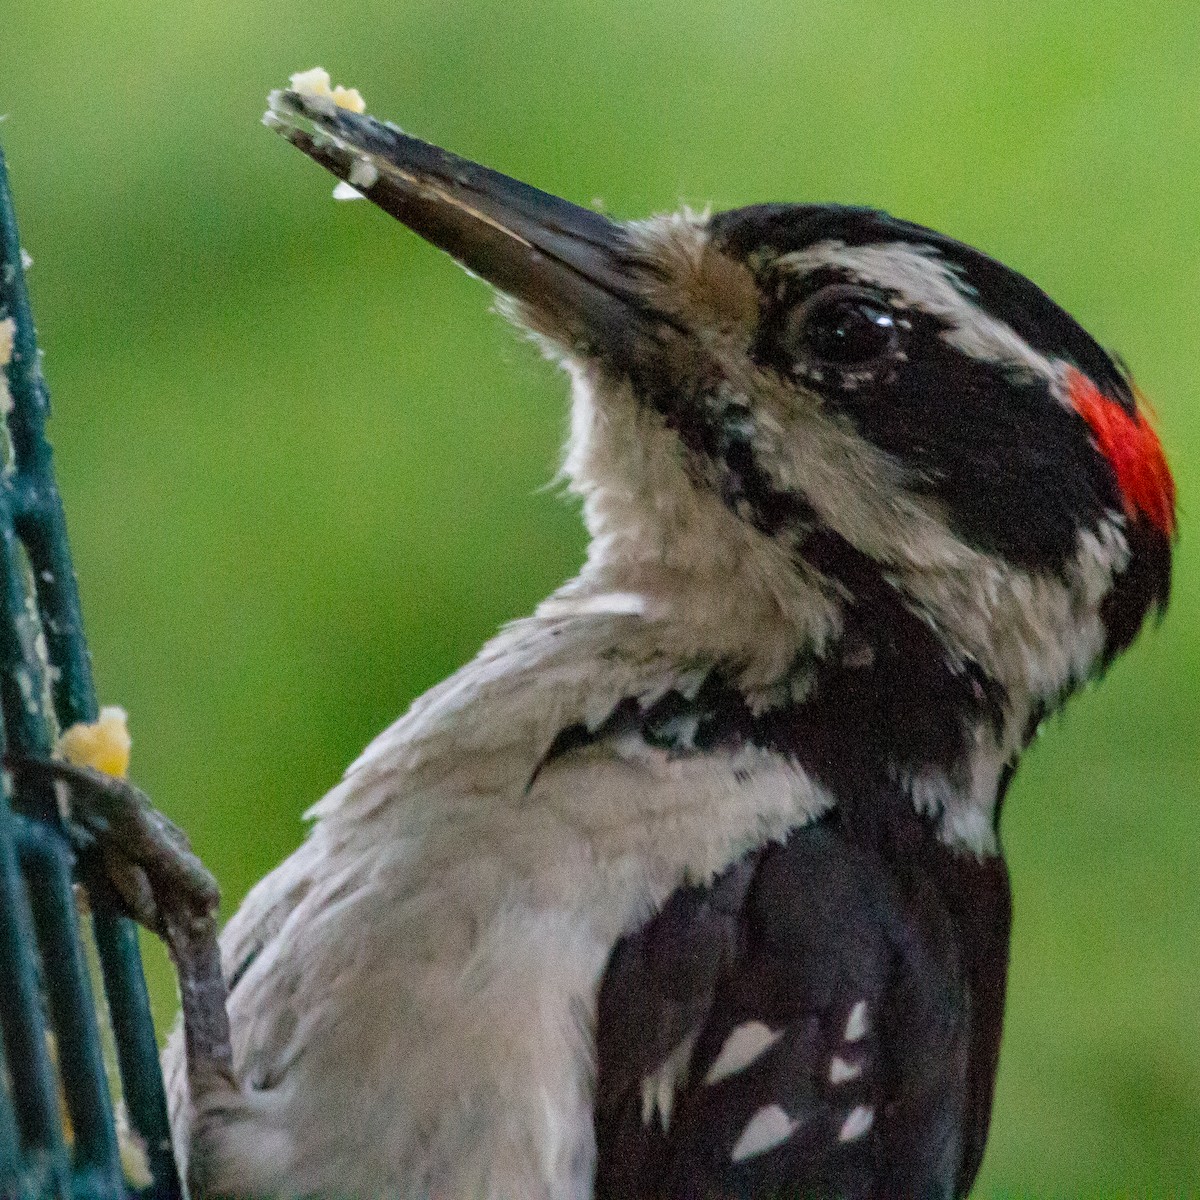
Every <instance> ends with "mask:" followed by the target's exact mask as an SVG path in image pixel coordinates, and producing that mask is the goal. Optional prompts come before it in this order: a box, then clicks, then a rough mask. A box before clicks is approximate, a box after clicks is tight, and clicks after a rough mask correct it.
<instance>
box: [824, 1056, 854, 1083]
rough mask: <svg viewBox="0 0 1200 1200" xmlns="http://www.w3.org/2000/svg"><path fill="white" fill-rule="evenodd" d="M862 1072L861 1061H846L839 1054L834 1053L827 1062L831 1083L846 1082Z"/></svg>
mask: <svg viewBox="0 0 1200 1200" xmlns="http://www.w3.org/2000/svg"><path fill="white" fill-rule="evenodd" d="M861 1074H862V1063H856V1062H847V1061H846V1060H845V1059H844V1058H842V1056H841V1055H840V1054H835V1055H834V1056H833V1059H832V1060H831V1061H830V1063H829V1082H830V1083H832V1084H839V1083H848V1082H849V1081H850V1080H851V1079H857V1078H858V1077H859V1076H860V1075H861Z"/></svg>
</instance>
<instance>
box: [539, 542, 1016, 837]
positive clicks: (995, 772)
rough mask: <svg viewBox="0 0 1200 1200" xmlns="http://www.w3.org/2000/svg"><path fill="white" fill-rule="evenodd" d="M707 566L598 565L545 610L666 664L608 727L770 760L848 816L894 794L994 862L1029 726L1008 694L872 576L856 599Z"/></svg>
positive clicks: (625, 655) (619, 648)
mask: <svg viewBox="0 0 1200 1200" xmlns="http://www.w3.org/2000/svg"><path fill="white" fill-rule="evenodd" d="M814 549H819V548H814ZM702 565H703V567H704V570H703V571H702V572H697V571H695V570H688V569H687V568H686V567H684V566H683V565H682V564H679V565H674V566H671V567H667V566H663V565H661V564H655V563H645V562H637V561H631V560H629V559H625V560H623V561H620V562H619V563H614V562H611V561H603V560H600V561H596V560H595V559H593V561H592V562H590V563H589V565H588V567H587V568H585V570H584V571H583V572H582V573H581V575H580V576H579V577H578V578H577V579H575V580H574V581H572V582H571V583H570V584H568V585H567V586H565V587H564V588H563V589H561V590H560V591H559V592H558V593H556V594H555V596H553V597H552V598H551V599H550V600H548V601H547V602H546V603H545V604H544V605H543V606H542V608H541V609H540V610H539V616H540V617H541V618H542V619H547V618H548V619H557V618H560V617H568V618H569V619H570V620H571V621H572V623H575V622H577V621H582V622H583V623H584V624H587V623H588V618H589V616H591V617H594V618H595V619H596V620H597V621H601V620H603V621H606V622H608V628H609V630H610V631H612V630H616V631H619V632H618V634H617V637H618V644H617V645H615V646H614V647H613V648H612V651H611V654H612V655H615V656H616V658H617V659H618V660H625V661H629V662H637V663H639V664H646V663H649V662H651V661H654V660H657V661H659V662H660V663H661V664H662V669H663V672H664V676H666V677H667V678H666V679H665V680H664V683H663V684H662V685H661V686H659V687H656V688H655V689H653V690H652V691H651V692H650V693H649V697H648V699H647V698H646V697H639V696H637V695H630V696H629V697H627V698H626V703H625V708H624V709H623V710H621V711H620V712H619V713H618V714H616V716H615V717H614V719H617V720H619V721H621V722H624V723H626V724H628V722H630V720H631V719H636V721H637V722H640V724H641V730H642V733H643V734H644V735H645V736H646V737H647V738H649V739H650V740H651V741H653V742H654V743H655V744H658V745H666V746H668V747H670V743H671V739H672V738H675V737H677V736H681V735H682V734H686V735H687V739H688V744H686V745H684V744H680V745H679V746H677V747H675V748H677V749H679V750H680V751H687V750H691V749H707V748H714V747H716V748H719V747H726V748H728V747H732V746H737V745H745V744H752V745H758V746H761V747H764V748H766V749H770V750H772V751H776V752H778V753H780V754H783V755H786V756H787V757H788V758H790V759H792V760H794V761H795V762H797V763H798V764H799V765H801V766H802V767H803V768H804V769H805V770H806V771H807V772H808V773H810V774H811V775H812V776H813V778H814V780H815V781H816V782H817V783H819V784H820V785H822V786H823V787H825V788H826V789H827V790H828V791H829V792H830V793H831V794H833V795H834V796H836V797H837V798H838V800H839V803H844V804H846V805H847V806H849V805H852V804H857V803H860V802H867V798H868V797H881V796H883V795H884V794H888V795H891V796H895V795H897V794H900V795H902V796H904V797H905V798H907V800H908V802H909V803H911V805H912V806H914V807H915V808H916V809H917V811H918V812H920V813H922V814H927V815H928V816H930V817H931V818H933V823H934V825H935V826H936V828H937V829H938V831H939V832H940V834H941V836H942V837H943V838H944V840H946V841H947V842H949V843H951V844H953V845H958V846H963V847H966V848H969V849H971V850H973V851H975V852H977V853H987V852H990V851H991V850H993V849H994V847H995V820H996V810H997V805H998V801H999V796H1000V794H1001V792H1002V790H1003V786H1004V784H1005V783H1006V782H1007V778H1008V777H1009V775H1010V774H1011V769H1012V765H1013V764H1014V763H1015V759H1016V755H1017V753H1018V752H1019V749H1020V748H1021V746H1022V745H1023V743H1024V739H1025V729H1024V726H1025V725H1026V723H1027V720H1028V718H1027V710H1026V709H1024V708H1022V707H1021V706H1019V705H1016V706H1015V705H1014V703H1013V697H1011V696H1010V695H1009V694H1008V692H1007V690H1006V689H1005V688H1004V687H1003V686H1002V685H1000V684H999V683H997V682H996V681H995V680H993V679H991V678H989V677H988V675H987V674H986V673H985V672H983V671H982V670H981V669H980V668H979V667H978V666H977V665H976V664H974V663H973V662H971V661H969V660H968V661H964V660H962V659H961V658H956V657H955V656H953V655H951V654H950V653H949V652H948V651H947V649H946V647H945V646H944V645H943V643H942V642H941V641H940V640H939V639H938V638H937V636H936V635H935V634H934V632H933V631H932V630H931V629H930V627H929V626H928V624H927V623H926V622H924V621H922V620H921V619H920V618H919V617H918V616H916V615H915V614H914V613H913V612H912V611H910V609H909V608H907V607H906V606H905V604H904V603H903V602H902V601H901V599H900V597H899V596H898V594H897V593H896V592H895V591H894V589H893V588H892V587H891V586H890V585H888V584H886V583H884V582H883V581H882V579H881V578H880V577H879V576H878V575H871V576H867V575H864V576H863V577H862V578H856V579H854V580H852V581H851V582H852V584H853V587H852V588H850V589H848V590H849V595H850V596H852V597H853V598H852V600H850V599H847V596H846V594H844V593H845V592H846V591H847V589H845V588H843V594H842V595H840V596H839V595H837V594H836V593H831V591H830V590H827V589H824V588H821V587H819V586H817V585H816V584H813V583H809V582H808V581H807V580H806V579H805V578H804V577H803V576H798V575H797V574H796V573H795V572H793V573H792V574H791V575H790V576H789V577H788V578H787V580H786V586H784V585H783V584H782V583H781V582H780V581H779V580H777V579H776V580H770V581H769V582H768V580H767V578H766V573H765V572H761V571H760V572H759V573H758V575H757V576H756V575H754V574H753V573H748V574H747V573H739V574H726V575H725V576H724V577H722V578H720V579H717V578H714V577H713V575H712V573H711V572H710V571H709V570H708V565H707V564H702ZM841 569H842V570H845V569H848V568H846V567H845V565H844V564H842V565H841ZM613 614H625V615H626V616H627V618H628V619H627V620H621V621H619V622H617V623H612V621H611V618H612V615H613ZM673 672H678V673H679V675H680V676H681V678H682V679H683V680H684V682H683V683H681V684H680V686H678V687H676V686H672V685H671V684H670V682H669V677H670V675H671V674H672V673H673ZM697 680H699V682H698V683H697V682H696V681H697ZM602 732H603V726H601V727H600V728H599V729H596V730H592V731H590V733H591V735H595V734H597V733H602Z"/></svg>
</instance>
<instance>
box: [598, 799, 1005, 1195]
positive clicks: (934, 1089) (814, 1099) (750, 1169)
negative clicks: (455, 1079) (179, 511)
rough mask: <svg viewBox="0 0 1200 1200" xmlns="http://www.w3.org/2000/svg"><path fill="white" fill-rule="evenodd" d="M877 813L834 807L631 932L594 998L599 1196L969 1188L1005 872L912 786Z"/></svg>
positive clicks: (985, 1083) (997, 1012) (981, 1115)
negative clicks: (867, 815) (944, 824)
mask: <svg viewBox="0 0 1200 1200" xmlns="http://www.w3.org/2000/svg"><path fill="white" fill-rule="evenodd" d="M861 811H862V810H861V809H860V812H861ZM871 826H872V827H871V828H870V829H867V830H864V829H863V828H855V827H854V818H853V817H848V816H847V815H846V814H845V812H840V813H834V814H831V815H830V816H829V817H827V818H826V819H825V820H823V821H821V822H820V823H818V824H815V825H812V826H809V827H806V828H804V829H802V830H799V831H797V832H796V833H794V834H793V835H792V836H791V837H790V838H789V839H788V841H787V842H786V843H784V844H782V845H772V846H770V847H767V848H765V849H760V850H757V851H755V852H754V853H752V854H751V855H749V856H748V857H747V858H745V859H744V860H743V861H741V862H739V863H738V864H736V865H735V866H734V867H732V868H731V869H730V870H728V871H726V872H725V873H724V874H723V875H722V876H720V877H718V878H717V879H716V880H715V881H714V882H713V883H712V884H711V885H710V886H708V887H688V888H684V889H681V890H680V891H678V892H677V893H675V895H674V896H672V897H671V899H670V900H669V901H668V903H667V904H666V905H665V906H664V908H663V909H662V910H661V912H660V913H659V914H658V915H657V916H656V917H655V918H654V919H653V920H651V921H650V922H649V923H648V924H647V925H646V926H645V927H643V928H642V929H641V930H639V931H638V932H637V933H635V934H632V935H630V936H629V937H626V938H625V939H623V940H622V941H621V942H620V943H619V944H618V946H617V947H616V949H615V950H614V952H613V955H612V958H611V960H610V962H609V965H608V969H607V972H606V974H605V977H604V980H603V982H602V986H601V990H600V996H599V1007H598V1015H597V1047H596V1049H597V1091H596V1106H595V1121H596V1137H597V1144H598V1165H597V1177H596V1190H595V1195H596V1197H597V1200H618V1198H622V1200H623V1198H633V1197H638V1198H639V1200H649V1198H665V1197H671V1198H672V1200H676V1198H678V1200H692V1198H695V1200H711V1198H716V1197H735V1196H736V1197H749V1196H753V1197H784V1196H797V1197H799V1196H803V1197H825V1196H828V1197H834V1196H837V1197H845V1198H847V1200H850V1198H857V1197H892V1196H894V1197H943V1196H946V1197H949V1196H960V1195H964V1194H965V1193H966V1192H967V1191H968V1190H969V1188H970V1185H971V1183H972V1182H973V1180H974V1178H975V1175H976V1173H977V1171H978V1169H979V1164H980V1161H981V1159H982V1156H983V1146H984V1141H985V1138H986V1134H987V1126H988V1119H989V1115H990V1110H991V1100H992V1088H993V1082H994V1078H995V1069H996V1061H997V1055H998V1052H999V1038H1000V1024H1001V1020H1002V1015H1003V1004H1004V982H1005V973H1006V967H1007V954H1008V934H1009V923H1010V908H1009V889H1008V876H1007V872H1006V870H1005V867H1004V864H1003V861H1002V860H1001V859H999V858H998V857H989V858H984V859H978V858H975V857H974V856H971V855H964V854H960V853H957V852H955V851H952V850H950V849H949V848H947V847H946V846H944V845H943V844H942V843H941V842H939V841H938V840H937V839H936V837H935V836H934V835H933V830H932V828H931V827H930V825H929V824H928V823H927V822H926V821H924V819H922V818H920V817H918V816H917V815H916V814H915V812H914V811H913V810H912V807H911V804H909V803H907V802H904V803H903V804H899V803H897V804H894V805H890V806H887V815H885V816H884V817H882V818H877V817H872V818H871Z"/></svg>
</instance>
